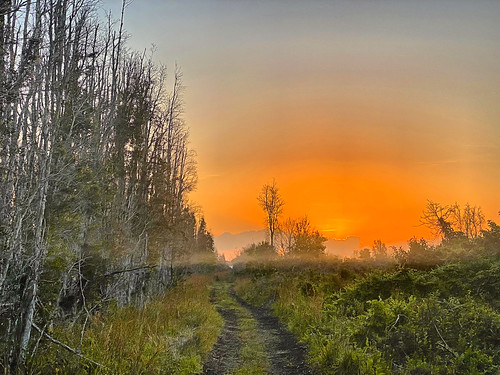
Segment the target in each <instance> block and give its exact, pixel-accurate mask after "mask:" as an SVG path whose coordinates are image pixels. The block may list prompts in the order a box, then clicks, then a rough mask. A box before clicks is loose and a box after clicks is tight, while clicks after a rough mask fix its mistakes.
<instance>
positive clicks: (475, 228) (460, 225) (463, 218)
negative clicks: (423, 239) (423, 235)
mask: <svg viewBox="0 0 500 375" xmlns="http://www.w3.org/2000/svg"><path fill="white" fill-rule="evenodd" d="M420 222H421V223H422V225H425V226H426V227H428V228H429V229H431V230H432V231H433V233H434V234H435V235H441V236H442V237H443V238H444V239H447V240H450V239H453V238H460V237H466V238H475V237H477V236H479V235H480V234H481V231H482V229H483V225H484V223H485V219H484V215H483V212H482V210H481V207H477V206H471V205H470V204H469V203H467V204H466V205H465V207H463V208H462V207H460V205H459V204H458V203H455V204H453V205H442V204H440V203H437V202H433V201H430V200H429V201H427V206H426V207H425V209H424V212H423V213H422V216H421V217H420Z"/></svg>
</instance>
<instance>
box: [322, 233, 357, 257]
mask: <svg viewBox="0 0 500 375" xmlns="http://www.w3.org/2000/svg"><path fill="white" fill-rule="evenodd" d="M325 245H326V254H328V255H336V256H338V257H341V258H342V257H344V256H349V257H352V256H353V252H354V250H358V249H359V248H360V246H361V238H359V237H347V238H346V239H343V240H338V239H335V238H330V239H328V241H326V243H325Z"/></svg>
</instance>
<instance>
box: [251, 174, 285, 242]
mask: <svg viewBox="0 0 500 375" xmlns="http://www.w3.org/2000/svg"><path fill="white" fill-rule="evenodd" d="M257 200H258V201H259V204H260V206H261V207H262V209H263V210H264V212H265V214H266V223H267V230H268V231H269V240H270V245H271V247H273V248H274V236H275V233H276V230H277V229H278V220H279V217H280V215H281V213H282V212H283V205H284V204H285V203H284V201H283V198H282V197H281V195H280V193H279V189H278V187H277V186H276V182H275V181H274V180H273V182H272V184H265V185H264V186H263V187H262V191H261V193H260V195H259V196H258V198H257Z"/></svg>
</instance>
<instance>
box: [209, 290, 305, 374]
mask: <svg viewBox="0 0 500 375" xmlns="http://www.w3.org/2000/svg"><path fill="white" fill-rule="evenodd" d="M228 297H229V298H231V299H232V300H233V301H235V303H236V304H237V305H236V306H237V308H243V309H245V310H246V311H248V313H250V315H251V316H252V318H253V319H255V321H256V322H257V332H256V333H257V335H258V337H259V340H260V341H261V342H262V343H263V346H264V350H265V353H266V355H267V357H268V360H269V361H268V362H269V366H268V368H267V370H266V371H265V372H267V373H268V374H273V375H306V374H311V371H310V370H309V368H308V367H307V365H306V351H305V348H304V346H303V345H301V344H300V343H299V342H298V341H297V339H296V338H295V336H294V335H293V334H292V333H290V332H289V331H287V330H286V329H285V328H284V327H283V325H282V324H281V323H280V321H279V319H278V318H277V317H275V316H274V315H272V313H271V311H269V310H268V309H265V308H261V307H255V306H252V305H250V304H248V303H247V302H246V301H244V300H243V299H241V298H240V297H239V296H238V295H236V293H235V291H234V289H233V288H232V287H231V288H230V289H229V293H228ZM214 302H216V301H214ZM217 311H218V312H219V314H221V316H222V317H223V318H224V328H223V330H222V333H221V335H220V336H219V338H218V340H217V343H216V344H215V346H214V348H213V349H212V351H211V353H210V354H209V357H208V359H207V361H206V362H205V365H204V368H203V374H205V375H213V374H218V375H225V374H231V373H233V372H234V370H235V369H236V368H237V367H238V366H240V365H242V363H241V360H240V359H239V351H240V349H241V347H242V345H243V344H244V343H243V342H242V341H241V337H240V335H239V328H238V314H237V311H236V308H235V309H231V308H227V307H221V306H220V305H217Z"/></svg>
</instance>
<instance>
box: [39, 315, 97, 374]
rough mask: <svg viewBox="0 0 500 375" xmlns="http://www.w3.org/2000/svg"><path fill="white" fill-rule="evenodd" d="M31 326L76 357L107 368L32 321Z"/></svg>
mask: <svg viewBox="0 0 500 375" xmlns="http://www.w3.org/2000/svg"><path fill="white" fill-rule="evenodd" d="M31 325H32V326H33V328H35V329H36V330H37V331H38V332H40V333H41V334H42V335H43V336H45V337H46V338H48V339H49V340H50V341H51V342H53V343H54V344H56V345H59V346H62V347H63V348H64V349H66V350H67V351H68V352H70V353H72V354H74V355H76V356H77V357H80V358H81V359H84V360H86V361H88V362H90V363H92V364H94V365H96V366H99V367H102V368H107V367H106V366H104V365H103V364H101V363H99V362H96V361H94V360H93V359H91V358H89V357H85V356H84V355H83V354H81V353H79V352H78V351H76V350H75V349H73V348H72V347H70V346H68V345H66V344H65V343H63V342H61V341H59V340H57V339H55V338H54V337H52V336H51V335H49V334H48V333H47V332H45V330H43V329H41V328H40V327H38V326H37V325H36V324H35V323H32V324H31Z"/></svg>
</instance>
